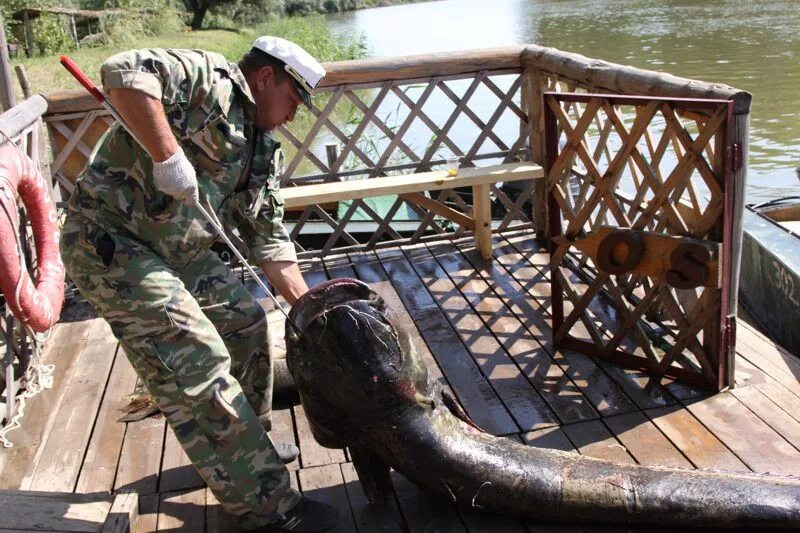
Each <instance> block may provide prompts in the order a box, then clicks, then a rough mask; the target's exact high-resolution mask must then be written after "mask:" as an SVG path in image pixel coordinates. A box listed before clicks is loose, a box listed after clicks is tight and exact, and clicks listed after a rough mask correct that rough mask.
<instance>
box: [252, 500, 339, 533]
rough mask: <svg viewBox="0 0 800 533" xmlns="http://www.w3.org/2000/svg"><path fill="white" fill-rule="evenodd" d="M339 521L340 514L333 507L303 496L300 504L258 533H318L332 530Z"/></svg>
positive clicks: (258, 530)
mask: <svg viewBox="0 0 800 533" xmlns="http://www.w3.org/2000/svg"><path fill="white" fill-rule="evenodd" d="M338 521H339V512H338V511H337V510H336V509H335V508H334V507H333V506H331V505H328V504H327V503H323V502H320V501H317V500H312V499H311V498H307V497H305V496H303V498H302V499H301V500H300V503H298V504H297V505H295V506H294V507H292V508H291V509H289V511H288V512H287V513H286V514H284V515H280V516H279V517H278V520H276V521H275V522H273V523H271V524H269V525H267V526H264V527H262V528H260V529H257V530H256V532H257V533H277V532H280V531H292V532H294V533H317V532H321V531H328V530H329V529H332V528H333V527H334V526H335V525H336V523H337V522H338Z"/></svg>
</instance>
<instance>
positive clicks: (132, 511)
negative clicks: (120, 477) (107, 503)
mask: <svg viewBox="0 0 800 533" xmlns="http://www.w3.org/2000/svg"><path fill="white" fill-rule="evenodd" d="M138 518H139V495H138V494H137V493H136V492H123V493H120V494H117V495H116V497H114V503H112V504H111V509H110V510H109V511H108V516H107V517H106V521H105V523H104V524H103V529H102V533H128V532H130V531H133V526H134V524H136V520H137V519H138Z"/></svg>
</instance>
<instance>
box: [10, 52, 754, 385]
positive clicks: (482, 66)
mask: <svg viewBox="0 0 800 533" xmlns="http://www.w3.org/2000/svg"><path fill="white" fill-rule="evenodd" d="M325 67H326V69H327V71H328V75H327V76H326V78H325V79H324V80H323V82H322V85H321V88H320V90H319V94H318V96H316V97H315V107H314V108H313V110H312V111H311V113H310V114H309V113H307V112H306V116H305V119H304V118H303V117H302V116H301V117H300V118H299V119H298V120H296V121H295V122H296V124H293V125H292V127H291V128H290V129H285V128H280V129H279V130H278V131H277V135H278V136H279V138H280V139H281V141H282V144H283V147H284V149H285V151H286V155H287V158H286V167H285V173H284V174H283V175H282V186H283V187H284V188H286V187H292V186H294V185H297V184H307V183H314V182H336V181H343V180H351V179H369V178H374V177H378V176H387V175H398V174H407V173H420V172H427V171H431V170H441V169H442V168H444V163H445V161H446V160H447V159H448V158H450V157H452V156H458V157H460V158H461V162H460V164H461V166H464V167H473V166H486V165H493V164H499V163H507V162H515V161H520V160H530V161H533V162H534V163H537V164H539V165H541V166H542V167H544V168H547V157H546V153H547V150H546V146H545V114H546V113H545V112H546V107H545V106H547V105H549V104H547V100H546V98H545V93H592V94H599V95H603V94H627V95H641V96H650V97H661V98H672V99H681V98H684V99H698V98H699V99H713V100H725V101H730V102H732V104H731V106H732V115H731V116H730V117H727V119H726V120H727V129H726V131H727V132H728V133H727V135H728V137H729V138H728V139H726V140H725V141H724V142H723V140H722V137H721V136H720V135H719V134H716V133H715V134H714V135H713V136H711V137H710V138H709V142H707V143H705V144H704V146H703V148H702V150H701V151H702V152H703V154H705V155H704V158H705V159H704V160H705V161H707V165H708V167H709V168H711V169H727V170H726V171H729V173H730V187H727V188H726V189H725V191H724V196H723V200H722V201H723V202H724V203H725V205H726V206H727V207H726V209H725V211H724V216H725V217H727V220H728V222H729V225H728V226H727V227H728V229H727V230H726V233H725V235H724V236H722V235H721V234H720V233H719V231H718V230H719V227H718V226H717V225H712V226H713V227H711V228H706V227H705V226H703V229H704V230H707V233H706V234H705V235H702V231H695V232H693V233H692V235H693V236H695V237H697V238H701V239H711V240H714V241H715V242H720V243H721V242H723V240H724V244H725V246H728V247H729V248H730V249H729V250H728V251H727V252H726V254H725V261H724V263H722V264H721V265H720V268H721V269H722V270H723V272H722V275H723V276H726V277H727V279H729V280H730V285H729V286H728V287H727V289H726V290H725V291H724V292H725V294H722V295H721V296H720V299H719V305H720V306H721V309H722V313H724V314H725V315H726V316H729V315H734V314H735V311H736V292H737V283H738V267H739V253H740V251H739V249H738V246H739V243H740V242H741V218H742V214H741V211H742V207H743V203H744V186H745V175H746V161H747V148H748V124H749V110H750V101H751V97H750V95H749V94H748V93H746V92H743V91H740V90H737V89H735V88H732V87H728V86H724V85H717V84H710V83H705V82H700V81H696V80H688V79H683V78H677V77H674V76H671V75H669V74H662V73H657V72H652V71H646V70H641V69H636V68H632V67H627V66H622V65H615V64H612V63H607V62H604V61H599V60H594V59H589V58H586V57H583V56H580V55H576V54H569V53H565V52H561V51H559V50H555V49H552V48H544V47H540V46H534V45H522V46H514V47H508V48H500V49H491V50H481V51H467V52H456V53H446V54H434V55H420V56H409V57H403V58H387V59H371V60H363V61H348V62H339V63H332V64H327V65H325ZM45 100H46V103H44V102H45ZM586 105H588V104H585V103H581V102H572V103H566V104H564V105H563V106H562V107H561V109H562V114H563V115H564V117H563V118H565V121H564V122H563V123H560V124H558V125H557V135H558V136H560V138H561V139H562V140H569V142H573V143H578V144H580V143H586V145H587V146H589V147H590V150H591V154H590V157H589V159H591V160H592V161H594V162H595V164H596V165H597V166H600V167H603V166H608V165H609V164H610V161H611V160H612V159H613V157H614V154H616V153H617V148H618V147H616V146H612V144H613V142H617V141H618V140H619V139H620V138H621V137H620V134H619V133H614V132H615V131H617V125H618V124H617V122H618V123H622V124H625V125H626V128H627V127H628V126H630V124H632V121H634V119H635V117H636V116H638V113H639V111H640V109H639V108H638V107H637V106H632V107H631V106H628V107H627V108H626V107H625V106H622V105H617V104H613V103H605V104H600V105H601V107H602V106H606V108H604V109H606V111H605V112H606V116H605V117H595V118H592V119H591V120H590V119H587V120H590V124H589V126H591V127H586V128H584V130H583V135H580V136H570V132H569V131H567V130H565V124H568V117H573V118H574V119H577V120H579V119H580V117H581V116H584V115H585V111H586ZM642 105H643V106H646V105H647V104H646V103H643V104H642ZM609 106H610V107H609ZM640 107H641V106H640ZM9 113H11V114H12V115H9V116H7V115H8V113H7V114H5V115H3V116H2V117H0V129H6V128H8V127H9V126H8V124H23V123H24V124H25V126H24V127H21V128H17V127H16V126H15V127H14V128H11V129H12V130H13V131H8V133H9V134H10V135H11V136H14V137H17V138H22V139H23V144H24V145H25V146H26V149H28V150H29V153H31V154H32V155H33V156H35V157H36V158H40V159H39V160H40V161H41V162H42V163H44V162H45V161H47V158H44V157H41V149H40V148H39V140H34V137H33V136H34V135H35V134H34V133H33V131H34V129H35V128H34V127H33V124H34V123H35V122H36V120H38V119H39V118H40V117H42V118H43V120H44V122H45V123H46V125H47V127H48V130H49V134H50V147H51V150H52V165H51V171H52V176H53V183H54V194H56V195H57V197H59V199H60V197H67V196H68V195H69V193H70V192H71V191H72V189H73V187H74V182H75V179H76V177H77V175H78V174H79V173H80V171H81V169H82V168H83V166H84V164H85V162H86V159H87V158H88V156H89V154H90V152H91V149H92V147H93V145H94V144H95V143H96V141H97V140H98V139H99V137H100V136H101V135H102V133H103V132H104V131H105V130H106V129H107V128H108V126H109V125H110V124H111V123H112V121H111V119H110V117H109V116H108V115H107V113H106V112H105V111H104V110H103V109H101V108H100V107H99V106H98V105H97V104H96V103H95V102H94V101H93V100H92V99H91V98H90V97H89V96H87V95H85V94H84V93H83V92H81V91H69V92H63V93H57V94H50V95H47V96H46V97H45V99H42V98H41V97H38V96H37V97H34V98H32V99H30V100H28V101H26V102H24V103H23V104H21V105H20V106H17V108H14V109H12V110H11V111H9ZM22 115H25V116H27V115H30V120H27V119H25V120H21V119H19V118H13V117H16V116H22ZM9 117H11V118H9ZM614 117H617V118H618V120H617V118H614ZM612 118H613V119H614V120H611V119H612ZM642 120H644V119H640V122H639V123H637V128H642V129H643V130H646V131H647V132H649V133H648V136H644V137H643V139H650V140H649V141H648V140H643V141H642V142H644V143H645V144H647V143H648V142H649V143H651V145H650V146H649V148H644V149H642V150H641V153H640V155H641V154H649V155H646V156H645V155H642V157H643V158H644V160H643V161H644V162H642V161H639V162H638V163H637V162H636V161H633V162H631V161H626V163H625V165H624V166H625V167H626V168H628V169H629V170H628V174H627V178H626V179H627V182H625V181H624V180H623V183H626V184H627V187H614V191H613V195H614V198H616V200H614V201H615V202H619V205H624V206H625V209H626V210H628V211H630V216H631V217H633V216H634V215H635V214H636V213H637V212H639V211H641V210H646V209H647V205H646V202H647V196H648V195H647V194H646V193H642V192H641V191H642V190H648V189H647V187H648V185H647V184H648V183H649V184H650V185H649V186H650V188H651V189H653V186H652V183H653V180H656V181H657V180H661V179H664V177H665V176H669V175H670V174H669V172H670V171H669V169H666V168H663V169H661V170H660V172H661V173H659V172H654V173H652V175H651V174H650V173H648V172H647V170H646V168H647V165H649V164H651V163H652V162H653V161H657V162H658V164H659V165H661V166H664V165H669V164H670V163H674V162H677V161H679V160H680V158H681V157H684V156H686V153H687V150H688V148H687V147H691V139H695V138H696V136H697V135H698V132H699V129H702V124H703V123H704V121H707V120H708V117H707V116H705V115H703V113H702V112H695V113H694V114H692V113H691V112H689V113H688V114H687V115H683V116H680V117H679V121H678V122H679V124H673V126H674V127H667V128H665V127H664V125H663V120H664V119H663V118H659V115H658V114H657V113H655V114H652V115H651V116H650V117H649V118H648V119H647V120H646V121H644V122H641V121H642ZM615 121H616V122H615ZM692 124H694V126H692ZM26 128H28V129H26ZM693 128H694V129H693ZM698 128H699V129H698ZM687 136H688V137H687ZM613 139H617V141H614V140H613ZM687 139H689V144H688V145H687V144H686V143H687ZM720 147H721V148H722V149H719V148H720ZM732 147H733V148H732ZM667 148H669V149H670V155H668V156H665V155H663V154H664V152H666V151H667ZM647 150H650V151H649V152H647ZM689 151H690V150H689ZM690 152H691V151H690ZM692 153H693V152H692ZM658 154H661V155H658ZM690 155H691V154H690ZM654 157H655V159H653V158H654ZM733 158H735V159H736V161H740V162H742V164H741V165H740V166H738V167H736V166H734V165H732V164H730V163H731V159H733ZM647 161H650V162H649V163H648V162H647ZM574 162H575V160H574V159H573V160H570V161H569V163H570V164H569V165H567V167H568V169H569V172H568V174H569V177H568V178H566V179H567V180H568V181H567V183H570V181H569V180H571V183H572V185H570V186H574V187H576V189H575V191H572V192H571V193H570V194H572V196H570V194H568V195H567V196H565V197H564V199H565V201H570V202H572V201H575V199H578V201H581V202H583V201H586V199H587V198H588V197H586V196H585V194H586V191H587V190H588V189H587V188H586V187H587V186H584V189H583V192H581V190H582V189H581V183H584V184H585V183H589V182H591V179H589V181H588V182H587V178H586V176H591V175H592V174H591V173H590V172H588V171H589V170H590V169H589V168H587V166H589V167H590V166H591V165H590V164H589V161H588V160H581V159H580V158H578V162H579V163H580V164H579V165H575V164H573V163H574ZM601 162H602V164H601ZM640 164H641V165H642V166H641V167H639V166H637V165H640ZM582 176H583V177H582ZM691 176H694V174H692V175H691ZM691 176H690V177H687V178H686V179H687V181H688V182H696V179H695V178H694V177H691ZM562 177H563V176H562ZM700 179H703V178H702V177H701V178H700ZM556 181H557V180H555V179H548V180H542V179H540V180H531V181H530V182H527V183H525V185H524V186H523V187H520V188H511V187H507V186H501V185H500V184H493V185H492V186H491V195H492V197H493V204H494V205H493V216H494V217H495V220H494V229H495V230H504V229H511V228H524V227H530V228H533V229H534V230H535V232H536V234H537V236H538V237H539V238H540V239H547V238H548V236H549V235H550V233H551V229H550V228H549V227H548V225H549V224H553V223H560V218H558V217H556V218H552V217H550V218H548V217H549V215H548V191H550V192H552V190H553V187H555V186H556ZM706 188H707V186H700V187H699V188H696V187H695V188H692V187H688V186H687V187H680V188H679V189H680V193H678V192H675V191H677V190H678V189H675V190H674V191H673V192H672V193H670V194H669V201H668V203H669V204H670V205H671V206H673V207H671V208H669V209H667V211H666V213H667V214H666V215H664V216H666V217H667V218H659V217H662V214H661V213H656V214H654V217H655V218H654V220H655V222H654V224H656V225H658V227H659V230H661V231H664V232H666V233H667V234H681V233H680V232H681V231H683V232H684V233H685V231H686V230H687V229H688V227H687V225H686V224H687V223H688V222H687V219H686V218H685V217H684V216H683V215H681V216H679V217H677V218H676V217H675V216H673V214H674V213H675V212H682V213H689V212H699V211H702V210H703V209H704V207H702V206H701V204H703V203H704V202H705V200H704V199H703V195H704V194H705V189H706ZM637 189H638V191H637ZM711 192H712V194H711V197H712V202H718V201H719V196H718V195H716V194H715V193H714V191H711ZM430 196H431V198H435V199H437V200H440V201H442V202H445V203H447V204H448V205H449V206H450V207H451V208H452V209H454V210H460V211H461V212H463V213H470V212H471V211H472V205H471V200H470V197H469V195H467V194H464V193H463V191H457V190H443V191H434V192H432V193H430ZM598 207H599V204H598ZM551 215H552V213H551ZM687 216H688V215H687ZM286 218H287V221H288V225H289V227H290V228H291V234H292V236H293V237H294V238H296V240H297V241H298V242H299V243H300V244H301V250H300V251H301V253H300V256H301V257H310V256H319V255H325V254H329V253H331V252H332V251H334V250H343V249H344V250H346V249H369V248H374V247H379V246H384V245H387V244H388V245H395V244H398V243H402V242H406V243H413V242H420V241H423V240H428V239H448V238H453V237H458V236H461V235H462V234H463V233H464V232H465V231H468V229H467V228H465V227H464V226H463V225H458V224H454V223H452V222H448V221H446V220H444V219H442V218H441V217H439V216H437V215H435V214H434V213H432V212H429V211H427V210H426V209H425V208H424V206H423V205H422V204H416V203H407V202H405V201H404V200H402V199H400V198H397V197H394V198H389V199H385V200H384V203H383V204H382V205H376V204H372V203H368V202H366V201H365V200H360V199H357V200H354V201H352V202H351V203H349V204H335V205H329V204H328V205H326V204H325V203H323V204H316V205H311V206H307V207H304V208H303V209H302V211H297V212H289V213H287V217H286ZM601 219H602V217H600V218H597V217H595V218H591V219H587V224H588V226H586V227H583V226H582V227H580V228H577V223H576V224H575V225H574V226H576V227H572V228H571V231H573V232H575V231H577V233H575V234H574V235H573V237H574V236H576V235H581V234H585V233H586V232H587V231H591V230H592V225H594V226H596V225H597V223H598V222H599V221H600V220H601ZM465 220H466V218H465ZM620 220H624V218H623V219H615V223H618V224H619V223H620ZM581 232H583V233H581ZM312 234H313V235H316V236H317V237H316V239H315V240H312V239H309V238H307V236H308V235H312ZM723 237H724V239H723ZM570 254H571V256H574V257H576V259H575V260H576V261H577V263H576V264H577V265H578V266H579V267H581V266H586V265H587V261H586V260H585V259H583V258H580V257H577V256H576V254H575V252H574V251H571V252H570ZM637 283H638V282H632V281H630V280H628V284H627V285H626V288H625V290H627V291H628V293H629V294H636V293H637V291H639V290H640V288H641V285H637ZM682 298H686V295H683V296H682ZM669 303H670V302H667V304H669ZM662 304H663V302H662ZM657 311H658V310H653V313H657ZM661 312H663V309H661ZM626 316H632V315H631V314H630V313H628V315H626ZM684 316H688V315H684ZM570 320H572V318H571V319H570ZM729 348H730V345H729ZM726 357H727V356H726ZM719 368H722V369H723V373H724V377H723V379H722V381H721V382H720V383H721V384H723V385H724V384H727V383H730V382H731V381H732V378H731V376H732V365H728V366H727V367H726V366H725V365H719Z"/></svg>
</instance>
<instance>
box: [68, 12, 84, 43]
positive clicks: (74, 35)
mask: <svg viewBox="0 0 800 533" xmlns="http://www.w3.org/2000/svg"><path fill="white" fill-rule="evenodd" d="M69 27H70V30H71V32H72V39H73V40H74V41H75V46H77V47H78V48H80V47H81V43H80V42H79V41H78V29H77V28H76V27H75V15H70V16H69Z"/></svg>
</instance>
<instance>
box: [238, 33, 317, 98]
mask: <svg viewBox="0 0 800 533" xmlns="http://www.w3.org/2000/svg"><path fill="white" fill-rule="evenodd" d="M253 51H254V52H260V53H263V54H266V55H268V56H271V57H273V58H275V59H277V60H279V61H281V62H283V65H284V69H285V70H286V72H287V73H288V74H289V76H291V78H292V81H293V82H294V85H295V87H297V92H298V93H300V97H301V98H302V99H303V102H304V103H305V104H306V106H308V107H311V95H312V94H313V93H314V89H316V88H317V84H318V83H319V80H321V79H322V78H324V77H325V69H324V68H322V65H320V64H319V62H318V61H317V60H316V59H314V58H313V57H312V56H311V54H309V53H308V52H306V51H305V50H303V48H301V47H300V46H299V45H297V44H295V43H293V42H292V41H287V40H286V39H281V38H280V37H270V36H269V35H265V36H264V37H259V38H258V39H256V41H255V42H254V43H253Z"/></svg>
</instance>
